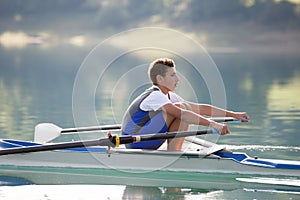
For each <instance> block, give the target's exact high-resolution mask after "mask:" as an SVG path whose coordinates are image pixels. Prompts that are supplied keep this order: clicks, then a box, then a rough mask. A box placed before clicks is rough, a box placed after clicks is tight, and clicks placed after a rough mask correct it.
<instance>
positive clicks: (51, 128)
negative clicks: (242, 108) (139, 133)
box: [34, 117, 241, 143]
mask: <svg viewBox="0 0 300 200" xmlns="http://www.w3.org/2000/svg"><path fill="white" fill-rule="evenodd" d="M209 119H211V120H213V121H216V122H241V121H240V120H238V119H235V118H233V117H212V118H209ZM114 129H116V130H117V129H121V124H113V125H104V126H90V127H78V128H65V129H63V128H60V127H59V126H57V125H55V124H52V123H41V124H38V125H37V126H36V127H35V131H34V142H37V143H46V142H49V141H51V140H53V139H55V138H57V137H59V136H60V135H64V134H73V133H80V132H90V131H103V130H114Z"/></svg>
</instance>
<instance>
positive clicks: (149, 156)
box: [0, 137, 300, 189]
mask: <svg viewBox="0 0 300 200" xmlns="http://www.w3.org/2000/svg"><path fill="white" fill-rule="evenodd" d="M186 140H187V141H189V142H193V143H195V144H198V145H199V147H200V145H201V146H202V145H203V146H205V148H202V147H203V146H202V147H201V149H199V150H194V151H184V152H181V151H174V152H169V151H164V150H141V149H125V148H121V147H119V148H112V147H101V146H92V147H82V148H70V149H62V150H53V151H36V152H32V153H14V154H8V155H2V156H1V157H0V175H6V176H7V175H10V176H16V177H22V178H25V179H27V180H30V181H32V182H33V183H36V184H78V183H85V184H125V183H126V184H129V185H145V186H160V185H163V186H169V187H201V188H203V187H204V188H210V189H212V188H222V189H233V188H237V187H241V186H242V185H243V184H245V183H247V185H249V184H252V185H253V184H254V183H253V182H255V181H253V180H255V179H257V177H261V178H266V177H267V178H273V179H275V181H274V180H273V181H270V182H269V183H268V184H270V185H273V186H274V185H276V188H277V187H280V188H286V187H293V188H294V187H295V188H297V189H299V187H300V180H299V177H300V161H292V160H275V159H260V158H252V157H250V156H248V155H246V154H245V153H234V152H229V151H227V150H225V149H224V146H220V145H217V144H214V143H210V142H207V141H203V140H201V139H199V138H195V137H187V138H186ZM51 145H52V144H51ZM54 145H55V144H54ZM0 146H1V148H2V150H1V151H6V150H14V149H21V148H23V149H26V148H32V147H43V146H47V144H38V143H34V142H25V141H17V140H1V141H0ZM1 151H0V152H1ZM253 177H255V179H253ZM287 179H288V180H290V181H286V180H287ZM257 180H258V179H257ZM268 180H269V179H268ZM282 180H285V182H284V184H283V181H282ZM241 181H242V182H241ZM257 183H259V180H258V181H256V182H255V187H257ZM287 183H289V184H287ZM263 185H264V186H265V185H266V182H264V184H263ZM253 187H254V185H253Z"/></svg>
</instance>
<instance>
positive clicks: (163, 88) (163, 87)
mask: <svg viewBox="0 0 300 200" xmlns="http://www.w3.org/2000/svg"><path fill="white" fill-rule="evenodd" d="M157 87H159V89H160V90H161V92H162V93H164V94H168V93H169V92H170V90H169V88H167V87H165V86H162V85H157Z"/></svg>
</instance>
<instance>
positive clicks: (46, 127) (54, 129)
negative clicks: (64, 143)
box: [34, 123, 62, 143]
mask: <svg viewBox="0 0 300 200" xmlns="http://www.w3.org/2000/svg"><path fill="white" fill-rule="evenodd" d="M61 130H62V129H61V128H60V127H58V126H56V125H55V124H51V123H41V124H38V125H36V126H35V130H34V142H37V143H46V142H49V141H51V140H53V139H55V138H57V137H58V136H60V133H61Z"/></svg>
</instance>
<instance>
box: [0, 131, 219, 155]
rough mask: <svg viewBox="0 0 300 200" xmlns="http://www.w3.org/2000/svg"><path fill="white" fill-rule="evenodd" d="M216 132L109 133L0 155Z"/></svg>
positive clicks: (10, 149)
mask: <svg viewBox="0 0 300 200" xmlns="http://www.w3.org/2000/svg"><path fill="white" fill-rule="evenodd" d="M212 133H216V130H200V131H184V132H166V133H159V134H147V135H137V136H133V135H132V136H131V135H124V136H118V135H115V136H112V135H109V137H108V138H100V139H96V140H86V141H77V142H63V143H55V144H43V145H37V146H29V147H17V148H9V149H3V150H0V155H9V154H18V153H31V152H40V151H52V150H59V149H68V148H78V147H88V146H112V147H115V146H116V147H117V146H119V145H120V144H130V143H133V142H144V141H151V140H161V139H172V138H179V137H187V136H193V135H204V134H212Z"/></svg>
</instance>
